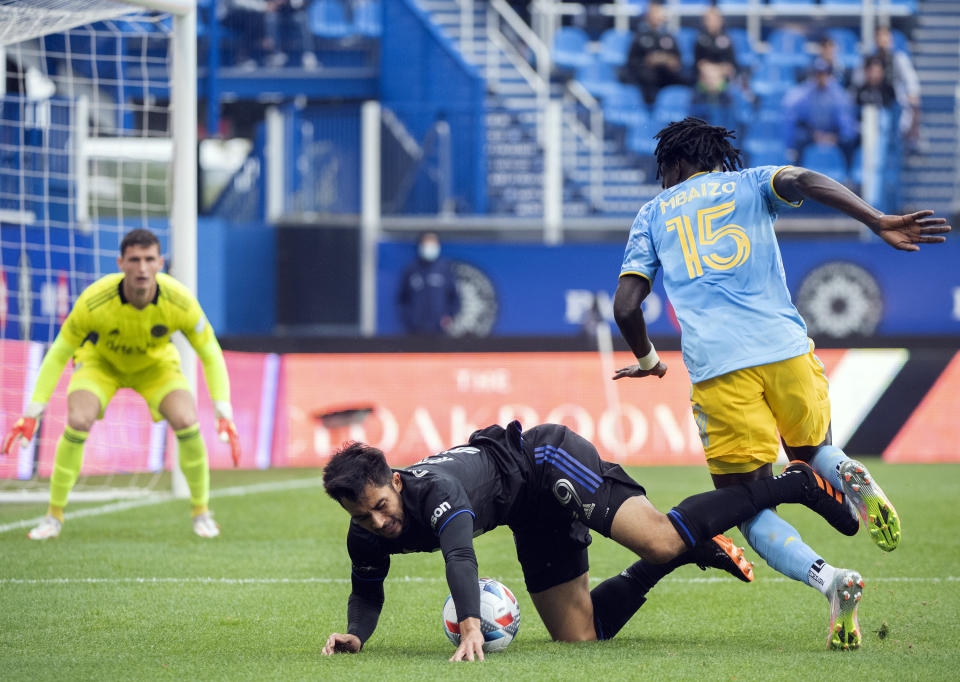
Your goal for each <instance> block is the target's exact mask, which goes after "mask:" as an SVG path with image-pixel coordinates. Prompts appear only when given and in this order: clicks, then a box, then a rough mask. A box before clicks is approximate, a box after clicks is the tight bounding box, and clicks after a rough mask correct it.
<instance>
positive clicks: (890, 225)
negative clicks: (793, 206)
mask: <svg viewBox="0 0 960 682" xmlns="http://www.w3.org/2000/svg"><path fill="white" fill-rule="evenodd" d="M773 186H774V189H775V190H776V191H777V194H779V195H780V196H781V197H783V198H784V199H787V200H788V201H799V200H800V199H803V198H808V199H813V200H814V201H817V202H819V203H821V204H824V205H825V206H829V207H831V208H835V209H837V210H838V211H842V212H843V213H846V214H847V215H848V216H850V217H851V218H854V219H856V220H859V221H860V222H861V223H863V224H864V225H866V226H867V227H869V228H870V229H871V230H873V232H874V233H875V234H876V235H877V236H879V237H880V238H881V239H882V240H883V241H885V242H886V243H887V244H889V245H890V246H892V247H893V248H895V249H898V250H900V251H919V250H920V247H919V246H918V244H939V243H940V242H943V241H944V239H945V237H944V236H943V235H944V234H946V233H947V232H949V231H950V226H949V225H947V221H946V220H945V219H943V218H931V217H929V216H931V215H933V211H930V210H927V211H917V212H916V213H909V214H907V215H886V214H884V213H883V212H882V211H880V210H878V209H876V208H874V207H873V206H871V205H870V204H868V203H867V202H866V201H864V200H863V199H861V198H860V197H858V196H857V195H856V194H854V193H853V192H851V191H850V190H849V189H847V188H846V187H844V186H843V185H841V184H840V183H839V182H837V181H836V180H833V179H832V178H829V177H827V176H826V175H823V174H821V173H817V172H816V171H812V170H810V169H808V168H802V167H799V166H790V167H787V168H784V169H783V170H781V171H780V172H778V173H777V174H776V175H775V176H774V178H773Z"/></svg>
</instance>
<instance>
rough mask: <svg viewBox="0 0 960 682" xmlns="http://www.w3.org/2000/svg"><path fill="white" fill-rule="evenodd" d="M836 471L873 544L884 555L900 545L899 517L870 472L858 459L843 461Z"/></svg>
mask: <svg viewBox="0 0 960 682" xmlns="http://www.w3.org/2000/svg"><path fill="white" fill-rule="evenodd" d="M837 470H838V472H839V474H840V481H841V483H842V484H843V492H844V493H846V495H847V499H848V500H850V502H852V503H853V506H854V507H855V508H856V510H857V512H858V513H859V514H860V517H861V518H862V519H863V522H864V524H866V526H867V529H868V530H869V531H870V537H871V538H873V542H874V543H875V544H876V545H877V547H879V548H880V549H882V550H883V551H885V552H892V551H893V550H895V549H896V548H897V545H899V544H900V516H899V515H897V510H896V509H894V508H893V505H892V504H890V500H888V499H887V496H886V495H884V494H883V491H882V490H881V489H880V486H878V485H877V482H876V481H874V480H873V477H872V476H871V475H870V472H869V471H867V468H866V467H865V466H863V465H862V464H861V463H860V462H858V461H856V460H855V459H851V460H848V461H846V462H843V463H842V464H841V465H840V466H839V467H838V468H837Z"/></svg>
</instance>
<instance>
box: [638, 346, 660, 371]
mask: <svg viewBox="0 0 960 682" xmlns="http://www.w3.org/2000/svg"><path fill="white" fill-rule="evenodd" d="M659 362H660V356H659V355H657V349H656V348H654V347H653V344H652V343H651V344H650V352H649V353H647V354H646V355H644V356H643V357H642V358H637V364H638V365H639V366H640V369H642V370H648V369H653V368H654V367H656V366H657V364H658V363H659Z"/></svg>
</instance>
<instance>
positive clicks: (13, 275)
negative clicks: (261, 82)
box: [0, 0, 197, 500]
mask: <svg viewBox="0 0 960 682" xmlns="http://www.w3.org/2000/svg"><path fill="white" fill-rule="evenodd" d="M196 12H197V8H196V0H0V57H2V58H3V59H2V60H0V63H5V64H6V65H7V67H6V68H5V71H6V70H7V69H10V68H12V69H14V70H15V71H16V77H17V78H19V82H20V83H21V84H22V87H21V90H20V91H19V92H18V93H15V94H12V93H8V92H7V91H6V87H5V84H3V85H0V102H2V103H3V107H4V108H3V110H2V112H0V155H6V156H5V157H4V159H5V158H7V157H9V158H11V159H14V160H15V165H16V167H17V168H16V172H17V173H18V174H19V175H14V172H13V171H11V170H10V169H9V168H0V228H2V230H3V232H2V233H0V253H2V254H4V260H3V261H2V262H0V374H2V375H5V376H0V428H3V429H6V428H8V427H9V426H10V425H11V424H12V422H13V420H15V419H16V417H17V416H18V415H19V413H20V410H21V409H22V404H18V403H25V402H26V401H28V400H29V398H30V395H29V394H30V392H31V391H32V383H31V379H32V378H33V377H32V376H31V373H32V372H33V371H35V368H36V364H37V362H38V360H39V357H40V355H41V354H42V353H41V352H38V351H37V349H38V348H39V349H41V350H42V348H43V347H44V346H45V345H47V344H49V343H50V342H52V340H53V337H54V335H55V333H56V330H57V329H58V326H59V322H62V317H63V315H65V311H66V310H69V306H70V305H72V304H73V302H74V301H75V300H76V297H77V296H78V295H79V293H80V291H82V288H83V287H85V286H86V285H87V284H89V283H90V282H91V281H93V280H94V279H96V278H97V277H99V276H102V275H104V274H107V273H108V272H113V271H115V269H116V268H115V264H114V266H113V267H110V263H111V261H113V260H114V259H115V258H116V255H117V254H116V245H117V241H118V236H119V235H120V234H121V233H123V232H126V231H129V230H130V229H133V228H135V227H150V228H153V227H154V226H155V225H157V224H158V221H159V223H161V224H162V228H161V229H158V230H157V231H159V232H162V234H165V235H167V237H168V241H169V246H168V249H167V256H168V260H169V263H170V271H171V274H172V275H173V276H174V277H176V278H177V279H178V280H179V281H181V282H182V283H183V284H184V285H185V286H187V287H188V288H189V289H190V290H191V291H193V292H194V293H196V291H197V248H196V245H197V213H196V206H197V176H196V173H197V156H196V155H197V56H196V53H197V50H196V35H197V16H196ZM125 40H127V41H129V43H127V42H124V41H125ZM51 41H52V42H51ZM134 41H140V42H137V43H134ZM121 44H124V45H126V44H137V45H141V44H142V51H140V52H139V53H135V54H124V53H122V49H121V48H113V47H112V46H113V45H121ZM52 45H55V46H56V47H51V46H52ZM158 46H159V47H158ZM104 49H106V50H108V52H106V53H103V52H101V50H104ZM112 49H116V54H113V53H112V52H109V50H112ZM82 50H87V52H85V53H84V52H82ZM127 60H129V61H127ZM103 65H106V66H108V67H109V68H108V69H107V75H103V73H100V72H99V69H100V67H101V66H103ZM88 71H89V73H88ZM158 78H163V79H165V80H164V82H163V83H162V84H158V83H157V82H156V80H155V79H158ZM128 79H129V82H128ZM156 91H162V92H163V93H164V95H163V98H164V100H165V101H164V102H163V103H161V104H162V106H161V104H158V102H157V101H155V99H156V97H157V96H156V95H155V94H154V93H155V92H156ZM105 92H108V93H109V94H107V95H105V94H104V93H105ZM124 97H130V98H131V101H125V100H124ZM167 103H168V104H167ZM8 112H10V113H11V114H12V115H11V116H9V117H8V116H7V114H8ZM158 118H159V119H160V120H161V121H163V123H162V124H161V125H160V127H162V128H164V129H163V130H157V128H158V124H157V122H156V120H154V119H158ZM111 119H112V120H111ZM18 125H19V132H18V130H17V128H18ZM112 128H113V129H112ZM4 159H0V165H2V164H3V161H4ZM51 188H53V189H51ZM55 234H56V235H67V236H58V237H53V236H51V235H55ZM18 240H19V242H18ZM38 242H42V243H38ZM18 248H19V249H21V250H22V255H19V254H17V253H15V251H16V249H18ZM42 249H46V250H47V253H46V258H45V259H44V258H43V255H42V254H40V256H38V250H42ZM28 251H30V253H28ZM11 254H12V256H11ZM38 257H39V260H40V261H41V264H40V265H39V266H38V265H37V260H38ZM44 263H45V264H44ZM65 263H68V264H66V265H65ZM75 264H82V265H78V266H77V267H74V265H75ZM178 336H179V335H178ZM21 342H22V343H21ZM17 343H21V345H22V346H29V349H28V350H25V351H23V353H22V354H23V358H20V357H19V355H18V354H19V353H21V349H20V348H19V347H15V344H17ZM177 347H178V350H179V351H180V353H181V357H182V359H183V369H184V373H185V375H186V376H187V378H188V380H189V381H190V382H191V384H194V383H195V381H196V357H195V354H194V353H193V351H192V349H191V348H190V347H189V345H188V344H186V343H185V342H184V341H183V340H182V339H179V342H178V343H177ZM11 349H12V350H11ZM21 359H22V363H21ZM17 363H20V364H23V365H24V366H23V367H21V366H19V365H18V364H17ZM14 376H16V377H18V378H19V384H18V385H15V386H11V385H10V384H11V383H16V380H13V381H11V379H12V377H14ZM193 389H194V391H196V386H195V385H194V386H193ZM111 406H112V404H111ZM51 408H53V405H52V404H51ZM120 409H121V411H122V410H123V409H124V408H123V407H122V406H121V408H120ZM52 411H53V410H52V409H50V410H48V412H47V414H46V415H45V417H44V422H45V423H47V427H48V428H47V432H46V434H45V435H44V434H43V433H41V436H43V438H44V439H47V440H49V439H53V440H56V438H57V437H58V436H59V430H61V429H62V423H63V417H64V416H65V415H56V416H55V415H53V414H51V413H52ZM61 411H63V410H62V406H61ZM57 418H58V419H59V420H60V421H59V422H57V421H56V419H57ZM137 419H138V420H139V419H140V417H139V416H138V417H137ZM110 420H111V416H110V411H109V410H108V414H107V419H106V421H110ZM128 426H129V425H128ZM42 428H43V427H42ZM95 428H102V427H100V426H98V427H95ZM162 428H163V427H162V426H161V427H160V429H159V430H158V428H156V427H154V428H153V429H151V430H150V431H149V433H147V434H145V436H144V438H141V439H139V441H140V442H132V441H131V442H126V443H118V442H116V440H115V441H114V442H113V443H110V445H111V446H113V445H116V446H117V447H118V448H120V447H124V448H127V449H129V450H130V451H131V452H135V451H137V450H138V449H139V451H142V452H146V451H148V450H149V451H150V453H149V456H147V457H145V458H141V461H139V462H136V463H131V462H132V460H131V461H124V462H122V463H118V464H117V466H116V467H115V468H111V467H110V466H105V467H104V466H100V468H96V469H93V470H91V471H87V470H86V461H85V469H84V471H83V472H82V480H81V482H80V483H78V486H77V487H76V488H75V491H76V492H75V494H71V499H72V500H75V499H83V497H84V496H85V490H84V488H87V489H88V490H87V491H86V494H87V495H89V496H93V497H98V498H99V497H104V496H106V497H123V496H130V495H139V494H144V492H145V491H146V492H149V491H150V490H154V489H156V488H157V486H158V485H165V484H162V483H158V481H160V480H161V471H162V469H163V468H164V467H163V453H164V450H165V443H166V433H165V432H163V431H162ZM135 430H136V429H134V428H132V427H131V428H128V430H127V433H128V434H129V433H132V432H133V431H135ZM141 435H143V434H141ZM36 440H41V439H39V438H38V439H36ZM36 440H35V441H34V443H33V444H32V447H31V448H25V449H24V450H22V451H21V452H20V456H19V457H13V456H11V457H9V458H5V459H7V460H15V461H14V462H13V463H9V462H8V463H6V464H5V463H4V462H2V461H0V500H3V499H6V498H9V497H10V495H9V494H10V493H16V495H15V496H16V497H17V498H18V499H23V497H24V495H23V493H24V491H26V492H28V493H30V494H33V493H36V495H37V496H39V497H40V498H45V495H46V483H45V481H40V480H38V479H42V478H44V476H45V475H49V466H50V465H49V463H47V464H44V463H43V462H42V461H41V460H40V458H39V456H37V449H38V448H39V449H41V450H45V451H47V452H48V451H49V450H50V446H49V442H47V443H45V444H42V445H38V444H37V442H36ZM91 440H93V438H92V437H91ZM88 443H89V441H88ZM88 449H89V445H88ZM175 451H176V448H170V454H171V456H172V457H175V456H176V455H175ZM158 457H159V459H158ZM0 459H4V458H0ZM11 466H12V467H15V469H16V471H10V467H11ZM4 467H6V469H4ZM168 468H171V469H172V479H173V483H172V486H173V492H174V494H176V495H178V496H186V492H187V488H186V484H185V481H184V480H183V478H182V474H181V473H180V471H179V467H177V466H176V465H175V462H174V465H173V466H172V467H170V466H169V464H168ZM127 473H132V474H134V476H132V477H131V476H127V475H126V474H127ZM84 479H86V480H84ZM163 480H165V479H163ZM131 481H132V482H131ZM84 483H86V484H87V485H84ZM31 484H32V485H31ZM118 488H119V489H118Z"/></svg>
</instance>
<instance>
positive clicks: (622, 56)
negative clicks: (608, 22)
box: [600, 28, 633, 66]
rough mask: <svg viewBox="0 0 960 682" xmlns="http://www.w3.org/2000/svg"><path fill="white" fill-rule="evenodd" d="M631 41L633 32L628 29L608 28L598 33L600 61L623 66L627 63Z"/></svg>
mask: <svg viewBox="0 0 960 682" xmlns="http://www.w3.org/2000/svg"><path fill="white" fill-rule="evenodd" d="M631 42H633V34H632V33H631V32H630V31H618V30H617V29H615V28H608V29H607V30H606V31H604V32H603V33H601V34H600V59H601V61H604V62H606V63H607V64H611V65H613V66H623V65H624V64H626V63H627V55H628V54H629V53H630V43H631Z"/></svg>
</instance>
